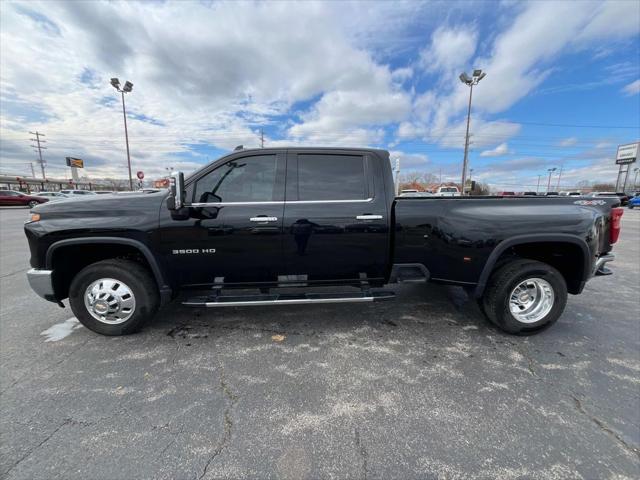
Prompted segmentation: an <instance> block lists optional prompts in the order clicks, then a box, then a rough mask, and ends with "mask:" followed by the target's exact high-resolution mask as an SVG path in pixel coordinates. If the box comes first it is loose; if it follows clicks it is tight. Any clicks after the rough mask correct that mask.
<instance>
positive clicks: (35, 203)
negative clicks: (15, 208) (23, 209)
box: [29, 200, 40, 208]
mask: <svg viewBox="0 0 640 480" xmlns="http://www.w3.org/2000/svg"><path fill="white" fill-rule="evenodd" d="M38 205H40V202H37V201H36V200H31V201H30V202H29V208H33V207H37V206H38Z"/></svg>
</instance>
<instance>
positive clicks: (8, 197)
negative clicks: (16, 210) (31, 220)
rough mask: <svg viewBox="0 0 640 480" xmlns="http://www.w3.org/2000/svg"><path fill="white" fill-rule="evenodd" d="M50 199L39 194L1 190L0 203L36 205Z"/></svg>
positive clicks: (5, 204)
mask: <svg viewBox="0 0 640 480" xmlns="http://www.w3.org/2000/svg"><path fill="white" fill-rule="evenodd" d="M48 201H49V199H48V198H45V197H42V196H39V195H27V194H26V193H22V192H16V191H15V190H0V205H2V206H5V207H6V206H18V205H21V206H24V207H27V206H28V207H31V208H33V207H35V206H36V205H40V204H41V203H45V202H48Z"/></svg>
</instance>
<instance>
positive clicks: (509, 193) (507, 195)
mask: <svg viewBox="0 0 640 480" xmlns="http://www.w3.org/2000/svg"><path fill="white" fill-rule="evenodd" d="M515 194H516V192H500V193H498V195H500V196H501V197H511V196H514V195H515Z"/></svg>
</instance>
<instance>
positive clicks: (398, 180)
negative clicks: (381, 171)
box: [395, 158, 400, 196]
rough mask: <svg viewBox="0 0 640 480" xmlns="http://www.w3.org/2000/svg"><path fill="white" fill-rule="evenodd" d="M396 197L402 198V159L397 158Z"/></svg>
mask: <svg viewBox="0 0 640 480" xmlns="http://www.w3.org/2000/svg"><path fill="white" fill-rule="evenodd" d="M395 170H396V196H400V159H399V158H396V168H395Z"/></svg>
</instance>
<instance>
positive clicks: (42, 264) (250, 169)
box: [25, 148, 622, 335]
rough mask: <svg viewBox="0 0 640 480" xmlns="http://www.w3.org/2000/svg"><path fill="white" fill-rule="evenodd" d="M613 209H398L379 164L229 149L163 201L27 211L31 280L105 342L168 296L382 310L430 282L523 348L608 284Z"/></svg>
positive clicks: (615, 222) (408, 203) (117, 199)
mask: <svg viewBox="0 0 640 480" xmlns="http://www.w3.org/2000/svg"><path fill="white" fill-rule="evenodd" d="M619 203H620V202H619V200H618V199H615V198H597V199H595V198H581V197H530V196H527V197H513V196H509V197H446V198H442V197H416V198H413V197H407V198H396V197H395V195H394V185H393V178H392V173H391V166H390V162H389V153H388V152H386V151H384V150H376V149H330V148H283V149H259V150H240V151H234V152H233V153H231V154H229V155H227V156H225V157H223V158H221V159H219V160H217V161H215V162H213V163H211V164H209V165H207V166H205V167H204V168H202V169H201V170H199V171H197V172H195V173H194V174H192V175H190V176H189V177H188V178H186V179H184V177H183V176H182V174H181V173H178V174H175V175H174V176H173V177H172V187H171V189H170V190H169V191H166V190H164V191H161V192H153V193H140V194H138V195H129V196H126V197H123V196H117V195H100V196H97V195H96V196H95V198H87V199H84V200H83V201H82V202H78V201H61V202H50V203H47V204H44V205H40V206H38V207H35V208H34V209H33V210H32V212H31V221H29V222H27V223H26V224H25V232H26V235H27V238H28V241H29V248H30V250H31V266H32V267H33V268H32V269H31V270H30V271H29V272H28V274H27V275H28V279H29V282H30V284H31V287H32V288H33V289H34V290H35V291H36V293H38V294H39V295H40V296H41V297H43V298H45V299H46V300H49V301H52V302H57V303H59V304H60V305H61V306H63V304H62V300H63V299H65V298H69V303H70V305H71V309H72V310H73V312H74V314H75V315H76V317H77V318H78V319H79V320H80V321H81V322H82V323H83V324H84V325H85V326H86V327H88V328H90V329H91V330H93V331H95V332H99V333H102V334H105V335H122V334H127V333H132V332H134V331H136V330H138V329H139V328H141V327H142V325H143V324H144V323H145V322H146V321H147V320H149V319H150V318H151V317H153V316H154V314H155V313H156V312H157V310H158V309H159V308H160V307H161V306H162V305H163V304H165V303H167V302H169V301H170V300H172V299H174V298H176V297H177V296H178V294H180V297H181V298H182V299H183V303H184V304H185V305H188V306H197V307H224V306H238V305H241V306H250V305H279V304H299V303H330V302H371V301H376V300H385V299H390V298H392V297H393V295H394V293H393V292H391V291H388V290H383V289H382V287H383V286H384V285H385V284H388V283H394V282H427V281H429V282H435V283H443V284H450V285H459V286H462V287H464V288H465V289H466V290H467V292H469V294H470V295H471V296H473V297H474V298H476V299H477V300H478V302H479V304H480V307H481V310H482V311H483V313H484V314H485V315H486V316H487V317H488V319H489V320H490V321H491V322H493V323H494V324H495V325H497V326H498V327H500V328H501V329H503V330H505V331H507V332H510V333H516V334H526V333H533V332H537V331H540V330H542V329H543V328H545V327H547V326H549V325H551V324H552V323H554V322H555V321H556V320H557V319H558V317H559V316H560V315H561V314H562V311H563V310H564V308H565V304H566V301H567V294H568V293H571V294H579V293H580V292H582V290H583V288H584V285H585V283H586V282H587V280H589V279H590V278H591V277H592V276H594V275H600V274H608V273H611V272H610V270H608V269H607V268H606V267H605V264H606V263H607V262H610V261H611V260H613V258H614V257H613V255H612V254H611V253H610V252H611V249H612V244H614V243H615V242H616V240H617V238H618V235H619V232H620V217H621V215H622V209H621V208H619V207H618V206H619ZM316 287H324V288H322V289H318V288H316ZM326 287H333V288H329V289H327V288H326ZM347 287H349V288H347ZM353 287H356V288H355V289H354V288H353ZM319 290H320V291H319ZM327 290H330V292H329V293H327ZM188 291H191V293H190V294H188V293H187V292H188Z"/></svg>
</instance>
